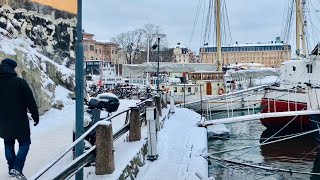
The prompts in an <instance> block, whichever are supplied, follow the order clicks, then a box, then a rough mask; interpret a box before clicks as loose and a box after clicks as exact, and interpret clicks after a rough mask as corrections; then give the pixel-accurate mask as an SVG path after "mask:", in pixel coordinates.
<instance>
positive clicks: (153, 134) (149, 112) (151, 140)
mask: <svg viewBox="0 0 320 180" xmlns="http://www.w3.org/2000/svg"><path fill="white" fill-rule="evenodd" d="M156 113H157V112H156V107H154V106H153V107H148V108H147V109H146V118H147V121H148V155H147V159H148V160H150V161H154V160H156V159H158V152H157V128H156V118H157V117H156Z"/></svg>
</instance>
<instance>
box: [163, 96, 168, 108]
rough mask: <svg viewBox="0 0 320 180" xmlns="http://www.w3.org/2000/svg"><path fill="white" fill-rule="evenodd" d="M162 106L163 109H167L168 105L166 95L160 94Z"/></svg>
mask: <svg viewBox="0 0 320 180" xmlns="http://www.w3.org/2000/svg"><path fill="white" fill-rule="evenodd" d="M162 105H163V107H164V108H167V107H168V103H167V93H163V94H162Z"/></svg>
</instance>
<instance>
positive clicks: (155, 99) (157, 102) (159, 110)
mask: <svg viewBox="0 0 320 180" xmlns="http://www.w3.org/2000/svg"><path fill="white" fill-rule="evenodd" d="M154 102H155V105H156V107H157V110H158V112H159V116H162V109H161V100H160V95H157V96H155V97H154Z"/></svg>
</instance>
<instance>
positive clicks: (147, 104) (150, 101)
mask: <svg viewBox="0 0 320 180" xmlns="http://www.w3.org/2000/svg"><path fill="white" fill-rule="evenodd" d="M145 105H146V107H150V106H153V101H152V100H147V101H146V103H145Z"/></svg>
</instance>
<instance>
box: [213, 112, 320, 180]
mask: <svg viewBox="0 0 320 180" xmlns="http://www.w3.org/2000/svg"><path fill="white" fill-rule="evenodd" d="M247 113H248V112H247V111H237V112H234V114H233V115H234V116H241V115H246V114H247ZM229 115H230V114H229ZM211 116H212V119H220V118H224V117H227V116H228V115H227V113H219V114H212V115H211ZM226 126H227V128H228V129H229V130H230V136H228V137H218V138H214V139H209V140H208V148H209V153H215V152H219V151H224V150H229V149H235V148H236V149H239V148H242V147H245V146H254V145H256V144H259V143H263V142H265V141H266V140H267V139H268V138H269V137H271V136H272V135H273V134H274V133H275V132H272V131H270V130H267V129H266V128H265V127H264V126H263V125H262V124H261V123H260V120H256V121H248V122H240V123H233V124H227V125H226ZM277 136H279V137H277V138H272V139H271V140H270V141H273V140H277V139H279V138H283V137H284V136H288V135H286V134H283V133H279V134H278V135H277ZM280 136H281V137H280ZM318 149H319V141H318V140H316V139H315V138H314V136H312V135H306V136H302V137H299V138H293V139H291V140H286V141H281V142H277V143H272V144H269V145H264V146H257V147H255V148H249V149H245V150H238V151H232V152H227V153H220V154H214V156H215V157H219V158H222V159H228V160H232V161H237V162H243V163H249V164H254V165H260V166H267V167H274V168H281V169H289V170H295V171H301V172H320V154H319V153H318ZM209 175H210V176H213V177H214V178H215V179H216V180H226V179H227V180H242V179H245V180H251V179H264V180H271V179H272V180H273V179H281V180H282V179H299V180H300V179H303V180H304V179H320V176H316V175H306V174H299V173H298V174H296V173H292V174H290V173H286V172H276V171H267V170H262V169H257V168H252V167H247V166H242V165H238V164H231V163H227V162H224V161H217V160H212V159H211V160H210V162H209Z"/></svg>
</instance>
